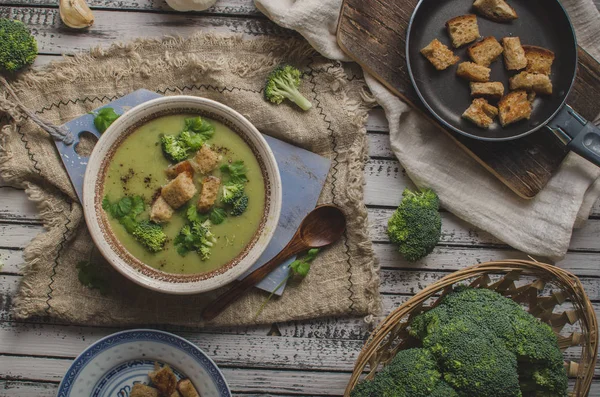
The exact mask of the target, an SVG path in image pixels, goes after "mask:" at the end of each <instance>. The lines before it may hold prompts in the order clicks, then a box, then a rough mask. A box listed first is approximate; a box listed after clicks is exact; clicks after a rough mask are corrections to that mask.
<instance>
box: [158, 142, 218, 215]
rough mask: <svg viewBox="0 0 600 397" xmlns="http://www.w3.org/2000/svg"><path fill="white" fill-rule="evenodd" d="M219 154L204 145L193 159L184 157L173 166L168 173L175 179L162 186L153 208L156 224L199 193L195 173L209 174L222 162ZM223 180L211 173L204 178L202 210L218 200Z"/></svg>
mask: <svg viewBox="0 0 600 397" xmlns="http://www.w3.org/2000/svg"><path fill="white" fill-rule="evenodd" d="M219 161H220V158H219V155H218V153H216V152H215V151H213V150H212V149H211V148H210V147H209V146H208V145H206V144H205V145H203V146H202V147H201V148H200V150H198V152H197V153H196V156H194V158H193V159H192V160H184V161H182V162H180V163H177V164H175V165H172V166H171V167H169V168H168V169H167V170H166V171H165V172H166V174H167V177H169V178H170V179H171V180H170V181H169V183H167V184H166V185H165V186H163V187H162V189H161V191H160V195H158V197H156V198H155V199H154V202H153V204H152V208H151V209H150V219H151V220H152V221H153V222H156V223H163V222H168V221H169V220H170V219H171V217H172V216H173V212H174V211H175V210H176V209H178V208H181V207H182V206H183V205H185V203H187V202H188V201H189V200H191V199H192V197H194V195H195V194H196V193H197V191H198V190H197V189H196V186H195V185H194V180H193V176H194V172H196V171H197V172H199V173H200V174H202V175H207V174H209V173H210V172H211V171H213V170H214V169H215V168H217V165H218V164H219ZM220 186H221V179H219V178H217V177H216V176H212V175H208V176H205V177H204V179H203V180H202V191H201V192H200V198H199V199H198V203H197V205H196V207H197V209H198V211H200V212H202V213H205V212H207V211H208V210H210V208H211V207H212V206H213V204H214V203H215V201H216V200H217V195H218V193H219V187H220Z"/></svg>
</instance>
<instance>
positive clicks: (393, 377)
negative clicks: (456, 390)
mask: <svg viewBox="0 0 600 397" xmlns="http://www.w3.org/2000/svg"><path fill="white" fill-rule="evenodd" d="M441 377H442V375H441V374H440V372H439V371H438V369H437V364H436V362H435V360H434V358H433V356H432V355H431V353H430V352H429V351H428V350H425V349H418V348H415V349H407V350H401V351H400V352H398V354H396V356H395V357H394V358H393V359H392V361H391V362H390V363H389V365H388V366H386V367H385V368H383V369H382V370H381V372H379V373H378V374H377V375H376V376H375V378H373V380H368V381H364V382H362V383H359V384H358V385H357V386H356V387H355V388H354V390H353V391H352V393H351V397H387V396H389V397H428V396H429V395H430V394H431V393H432V392H433V391H434V390H435V388H436V386H437V385H438V383H439V382H440V379H441Z"/></svg>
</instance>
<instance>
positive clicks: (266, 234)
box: [82, 95, 282, 295]
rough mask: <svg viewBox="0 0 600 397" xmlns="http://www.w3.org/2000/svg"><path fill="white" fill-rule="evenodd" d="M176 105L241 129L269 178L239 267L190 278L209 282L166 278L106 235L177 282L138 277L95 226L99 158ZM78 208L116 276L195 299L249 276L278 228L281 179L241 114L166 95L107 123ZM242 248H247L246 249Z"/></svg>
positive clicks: (267, 149) (208, 101)
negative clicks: (260, 215) (145, 121)
mask: <svg viewBox="0 0 600 397" xmlns="http://www.w3.org/2000/svg"><path fill="white" fill-rule="evenodd" d="M157 105H158V106H162V107H159V108H157V109H156V110H155V111H154V112H150V113H148V115H145V114H144V113H145V112H147V109H148V108H152V107H155V106H157ZM169 105H170V106H169ZM177 105H182V107H184V106H186V105H187V107H190V106H189V105H192V106H191V107H193V108H196V109H197V110H198V111H199V113H202V112H203V111H204V112H210V111H211V110H217V111H219V112H221V114H222V115H223V118H224V119H228V120H229V121H232V122H233V123H235V124H236V126H238V128H239V129H241V130H243V131H244V132H245V133H247V135H248V136H249V137H251V138H252V139H253V140H255V142H253V144H254V146H255V149H256V150H255V153H254V154H255V156H257V155H258V154H257V152H259V153H260V154H261V156H260V157H261V158H260V159H258V160H259V162H260V161H261V160H262V162H263V163H264V164H265V170H264V175H268V176H269V181H270V189H269V190H270V195H265V200H266V202H265V209H264V210H263V211H265V212H264V214H263V220H262V223H263V225H262V227H259V229H258V230H257V232H256V233H255V235H254V236H253V239H252V240H251V241H250V243H249V244H253V245H252V246H251V247H250V248H249V249H247V251H246V252H244V251H243V250H242V252H241V254H240V255H241V256H238V257H236V258H234V260H236V259H237V260H238V263H236V264H234V265H232V266H231V267H230V268H229V269H226V270H224V271H219V270H220V269H223V268H224V267H226V266H227V264H229V263H231V262H232V261H229V262H227V263H225V264H223V265H222V266H221V267H219V268H217V269H215V270H213V271H211V272H207V273H193V275H201V274H210V273H212V272H216V274H215V275H213V276H211V277H209V278H206V279H197V280H191V281H186V280H183V279H184V278H185V276H188V277H189V276H191V275H192V274H190V275H185V274H178V273H166V272H162V271H161V270H159V269H156V268H153V267H151V266H149V265H147V264H145V263H143V261H141V260H139V259H137V258H136V257H134V256H133V254H131V253H129V251H128V250H127V249H126V248H125V246H124V245H123V244H121V243H120V241H118V239H117V238H116V236H114V233H113V232H112V230H111V231H110V233H111V234H112V235H113V236H112V237H113V239H114V240H116V241H117V245H118V246H119V247H120V249H122V250H123V251H124V252H126V253H127V254H128V255H130V256H131V257H134V258H135V259H136V260H137V261H138V262H140V263H141V264H143V267H144V269H146V270H147V271H149V272H152V273H159V274H160V273H163V274H165V275H169V276H172V277H174V278H176V280H173V281H168V280H165V279H157V278H153V277H151V276H150V275H148V274H144V273H142V272H141V271H140V270H139V269H136V268H135V267H134V266H133V265H132V264H130V263H127V261H125V260H124V259H123V258H121V256H120V255H119V254H118V252H117V251H116V250H115V249H114V248H113V247H112V246H111V244H110V243H109V241H108V239H109V237H110V236H105V235H104V233H103V231H102V226H101V224H100V221H99V216H100V217H101V216H102V214H98V210H99V207H98V205H97V197H96V192H97V191H98V190H97V185H98V183H99V180H100V179H102V178H103V176H102V174H101V172H102V170H103V169H104V168H106V167H105V166H103V164H104V157H103V156H104V155H105V154H107V153H110V149H111V146H112V145H113V144H115V143H116V144H121V143H122V141H121V142H119V138H120V137H121V136H122V135H123V134H125V133H127V132H128V131H130V130H131V128H132V127H134V126H135V124H136V122H139V121H140V120H143V119H144V118H146V117H150V118H152V115H155V114H157V113H160V112H161V111H165V110H168V109H169V108H174V109H176V108H177ZM159 117H160V116H159ZM234 132H235V133H237V134H239V131H235V129H234ZM106 141H109V142H110V143H111V145H104V144H103V142H106ZM247 143H248V142H247ZM251 146H252V145H251ZM115 150H116V149H115ZM269 170H270V171H269ZM100 183H101V182H100ZM90 193H91V194H90ZM82 204H83V212H84V217H85V221H86V224H87V227H88V230H89V232H90V235H91V237H92V240H93V242H94V244H95V245H96V247H97V248H98V250H99V251H100V253H101V254H102V256H103V257H104V258H105V259H106V260H107V261H108V262H109V263H110V264H111V266H112V267H113V268H114V269H115V270H117V271H118V272H119V273H120V274H122V275H123V276H125V277H126V278H127V279H129V280H131V281H133V282H134V283H136V284H138V285H141V286H143V287H144V288H147V289H150V290H153V291H157V292H162V293H168V294H174V295H191V294H199V293H203V292H208V291H212V290H214V289H217V288H219V287H222V286H224V285H227V284H229V283H230V282H232V281H234V280H235V279H237V278H238V277H240V276H241V275H243V274H244V273H245V272H246V271H248V269H250V268H251V267H252V265H254V263H255V262H256V260H258V258H259V257H260V255H261V254H262V253H263V252H264V250H265V249H266V247H267V246H268V244H269V242H270V241H271V239H272V237H273V235H274V233H275V229H276V228H277V225H278V223H279V218H280V214H281V205H282V184H281V175H280V172H279V167H278V165H277V161H276V159H275V156H274V154H273V151H272V150H271V148H270V146H269V145H268V143H267V141H266V140H265V138H264V137H263V136H262V134H261V133H260V132H259V131H258V129H257V128H256V127H255V126H254V125H253V124H252V123H251V122H250V121H249V120H248V119H246V118H245V117H244V116H243V115H242V114H240V113H239V112H237V111H236V110H234V109H232V108H231V107H229V106H227V105H225V104H223V103H220V102H217V101H214V100H211V99H208V98H203V97H196V96H189V95H175V96H167V97H161V98H156V99H152V100H150V101H147V102H144V103H142V104H139V105H137V106H135V107H133V108H131V109H129V110H128V111H127V112H125V113H124V114H123V115H122V116H121V117H119V118H118V119H117V120H116V121H115V122H114V123H113V124H111V125H110V126H109V128H108V129H107V130H106V131H105V132H104V133H103V134H102V135H101V137H100V139H99V140H98V142H97V143H96V145H95V147H94V150H93V151H92V154H91V155H90V158H89V160H88V166H87V167H86V171H85V175H84V183H83V200H82ZM247 247H248V245H247V246H246V248H247ZM249 256H251V257H252V258H253V259H248V257H249Z"/></svg>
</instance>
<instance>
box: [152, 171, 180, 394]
mask: <svg viewBox="0 0 600 397" xmlns="http://www.w3.org/2000/svg"><path fill="white" fill-rule="evenodd" d="M182 175H183V174H182ZM148 376H149V377H150V380H151V381H152V384H153V385H154V386H155V387H156V388H157V389H158V390H159V391H160V392H161V394H162V395H163V396H171V395H172V394H173V392H175V391H176V390H177V377H176V376H175V374H174V373H173V371H172V370H171V367H169V366H168V365H165V366H164V367H162V368H160V369H156V370H154V371H152V372H150V373H149V374H148Z"/></svg>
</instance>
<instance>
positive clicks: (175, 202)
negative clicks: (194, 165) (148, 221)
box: [160, 172, 197, 209]
mask: <svg viewBox="0 0 600 397" xmlns="http://www.w3.org/2000/svg"><path fill="white" fill-rule="evenodd" d="M196 192H197V189H196V186H195V185H194V181H193V180H192V177H191V176H190V175H189V174H188V173H187V172H184V173H181V174H179V175H177V177H176V178H175V179H173V180H172V181H170V182H169V183H167V184H166V185H165V186H163V188H162V189H161V191H160V195H161V196H162V198H163V199H164V200H165V201H166V202H167V204H169V205H170V206H171V207H173V208H174V209H177V208H180V207H181V206H182V205H184V204H185V203H187V202H188V201H189V200H190V199H191V198H192V197H194V195H195V194H196Z"/></svg>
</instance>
